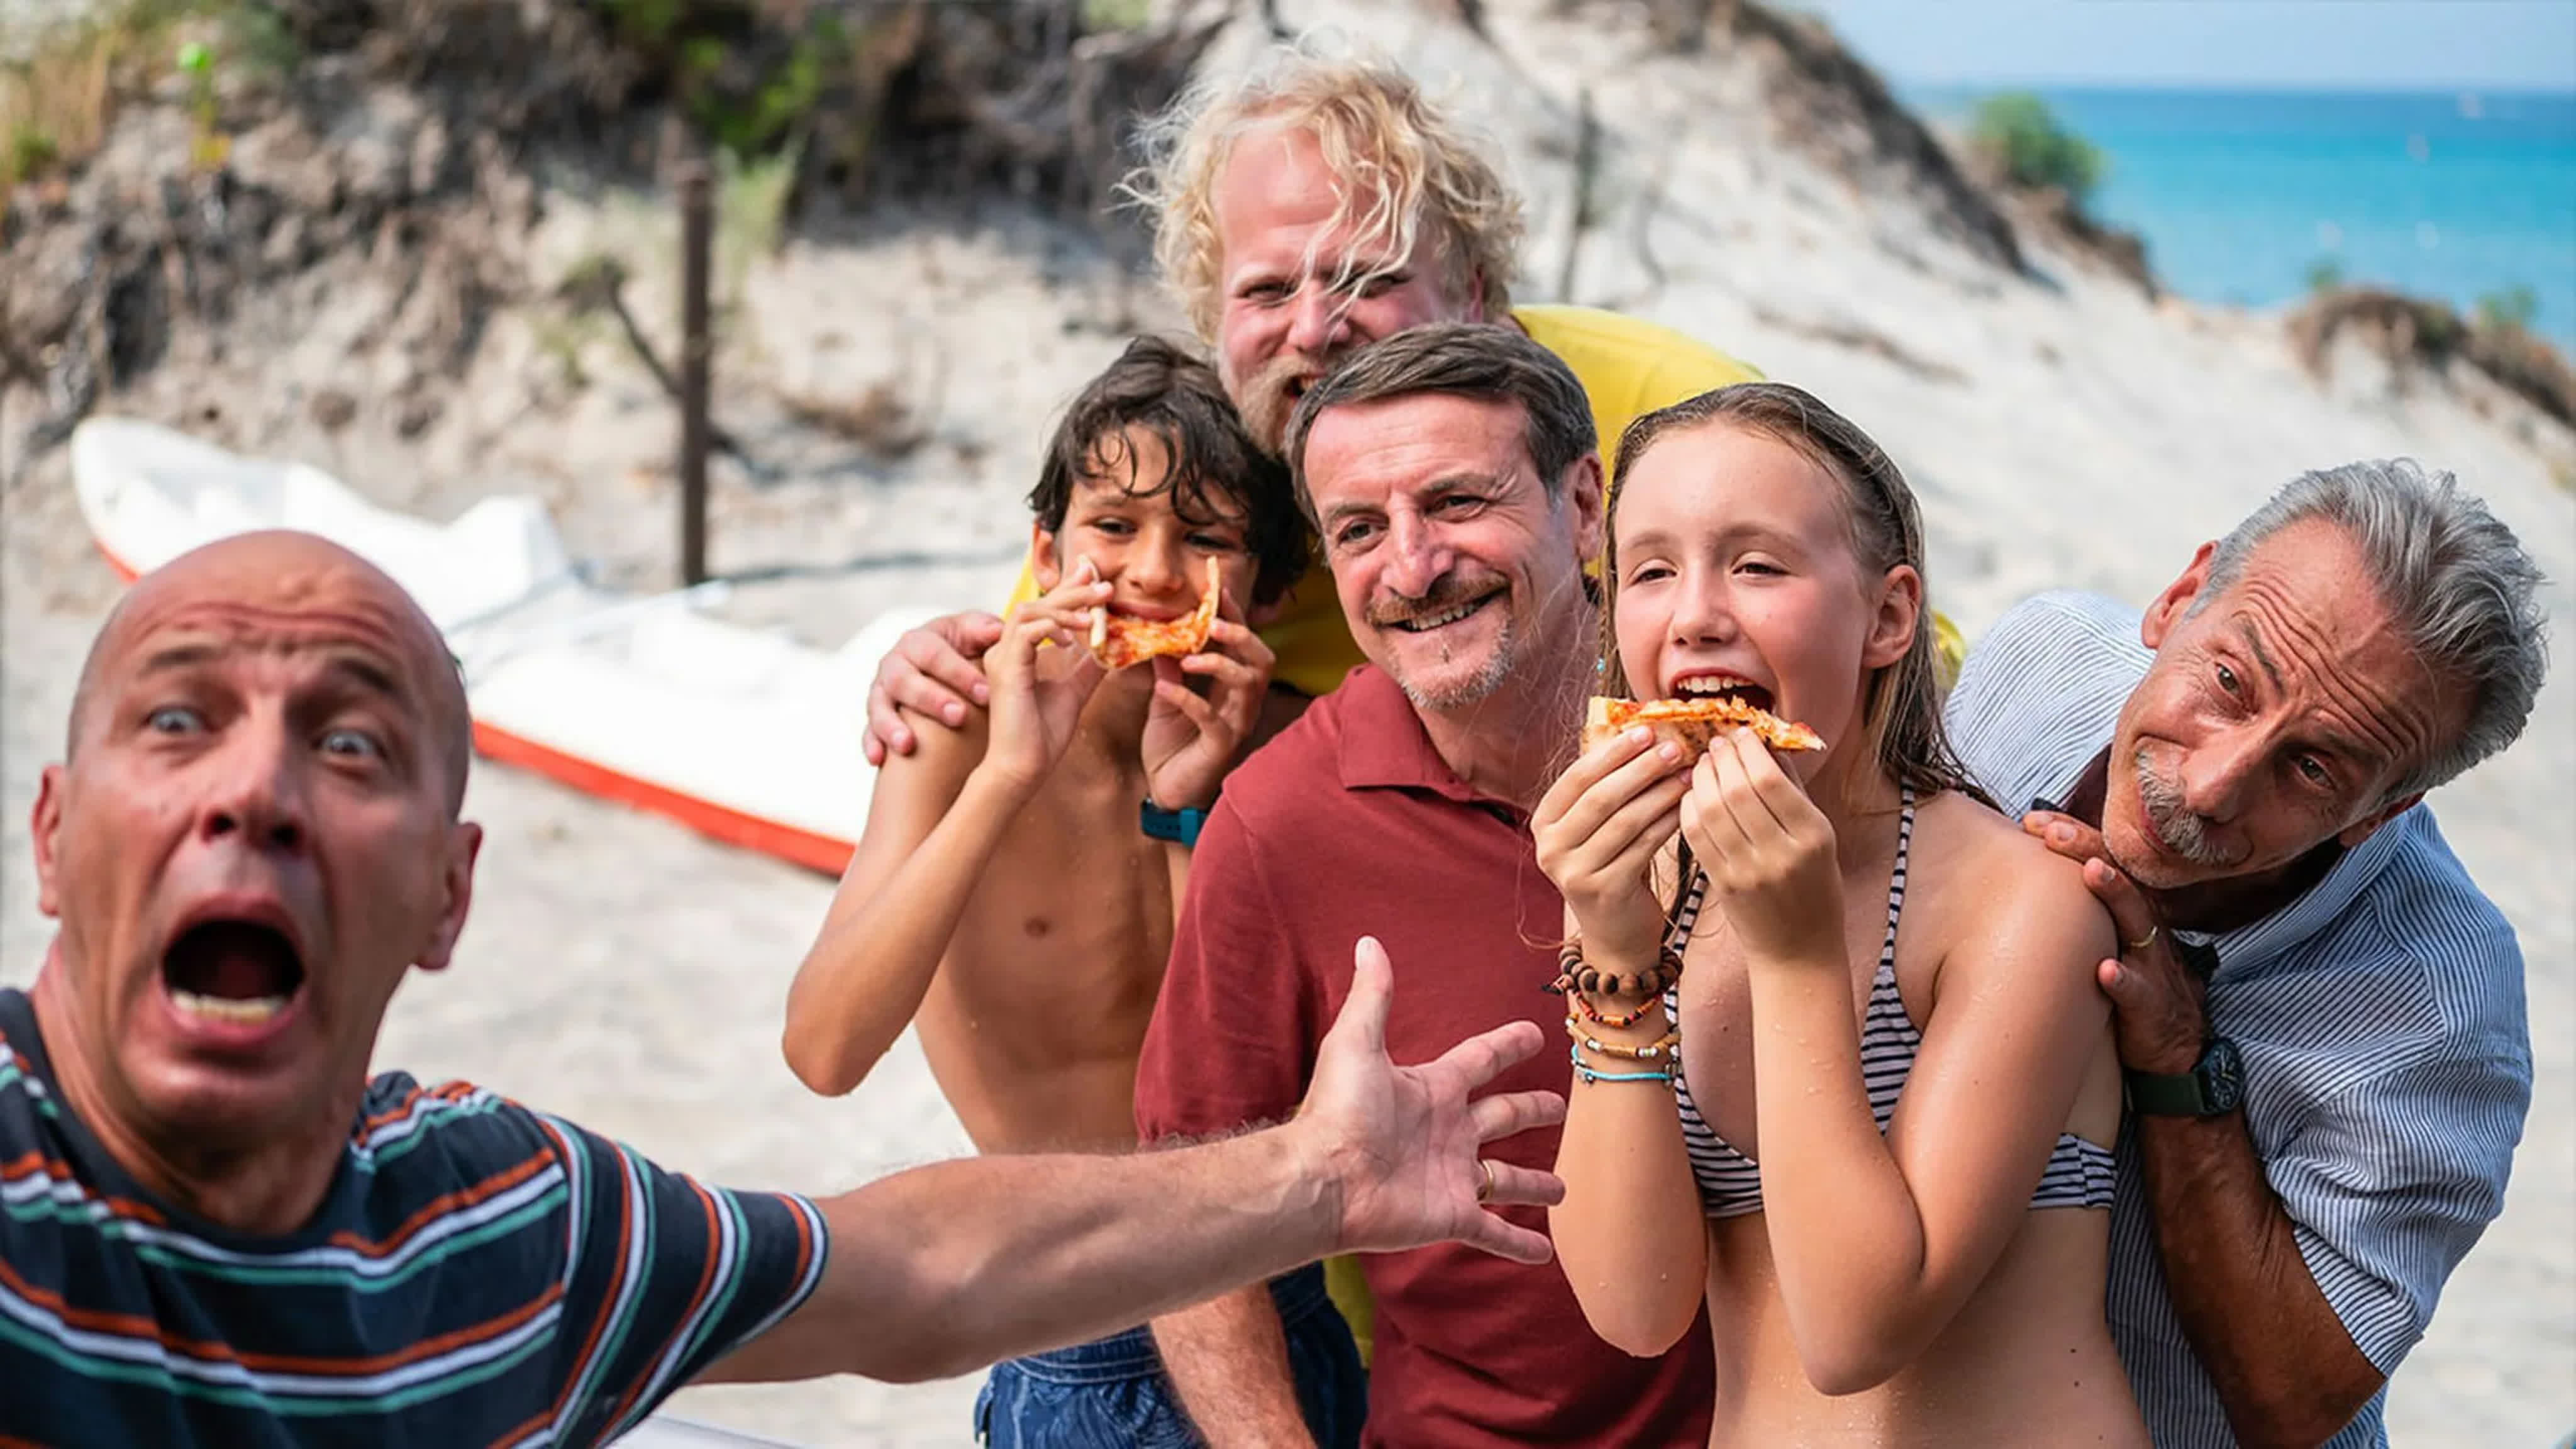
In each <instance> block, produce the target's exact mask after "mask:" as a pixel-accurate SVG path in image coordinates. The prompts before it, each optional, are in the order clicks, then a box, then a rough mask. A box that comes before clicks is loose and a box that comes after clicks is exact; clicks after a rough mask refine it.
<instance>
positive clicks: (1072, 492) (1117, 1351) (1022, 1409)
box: [785, 338, 1364, 1445]
mask: <svg viewBox="0 0 2576 1449" xmlns="http://www.w3.org/2000/svg"><path fill="white" fill-rule="evenodd" d="M1029 504H1030V508H1031V511H1032V512H1033V513H1034V514H1035V515H1036V518H1035V520H1034V523H1033V526H1032V528H1031V533H1030V544H1029V565H1030V568H1031V570H1032V572H1033V573H1034V574H1035V576H1036V579H1037V582H1038V585H1039V587H1040V588H1041V589H1042V590H1043V592H1042V593H1041V594H1040V595H1039V596H1038V597H1037V598H1035V599H1032V600H1029V601H1028V602H1026V603H1024V604H1021V605H1020V606H1018V607H1017V608H1015V609H1014V610H1013V611H1012V612H1011V615H1010V617H1009V618H1008V619H1007V620H1006V621H1005V624H1004V628H1003V634H1002V639H1001V642H1000V643H998V644H996V645H995V646H994V648H993V650H992V652H991V653H990V654H989V655H988V656H987V657H986V665H987V669H988V671H989V679H990V683H991V700H990V703H989V704H988V705H987V706H985V707H984V708H983V709H981V710H979V711H976V712H975V714H974V715H973V717H971V718H969V719H968V720H967V722H966V725H965V727H964V728H963V729H956V730H949V729H941V730H923V731H922V732H921V733H922V736H923V748H922V749H921V750H920V751H919V752H917V753H916V754H913V755H910V756H898V757H896V758H894V759H890V760H888V761H887V762H886V765H885V768H884V770H883V772H882V773H881V774H880V775H879V777H878V780H877V784H876V789H875V792H874V794H873V796H872V798H871V799H870V801H869V808H868V824H867V829H866V832H865V834H864V835H863V836H862V837H861V838H860V841H859V846H858V850H857V853H856V854H855V855H854V856H853V857H852V858H851V861H850V866H849V870H848V873H847V874H846V875H845V876H844V877H843V879H842V883H841V888H840V891H839V893H838V894H837V895H836V896H835V897H834V899H833V902H832V908H831V911H830V914H829V915H828V916H827V917H826V918H825V921H824V924H823V929H822V932H821V934H820V936H819V937H818V938H817V940H816V941H815V944H814V946H813V948H812V950H811V951H810V952H808V953H807V956H806V958H805V962H804V965H803V966H802V967H801V968H800V969H799V971H798V973H797V977H796V982H795V985H794V987H793V989H792V990H791V991H790V993H789V995H788V1003H787V1030H786V1041H785V1048H786V1054H787V1060H788V1064H789V1066H790V1067H792V1068H793V1069H794V1070H795V1072H796V1074H797V1076H798V1077H799V1078H800V1079H802V1080H803V1081H804V1082H805V1083H806V1085H808V1086H810V1087H812V1088H813V1089H814V1090H816V1091H818V1092H822V1093H826V1094H831V1095H838V1094H840V1093H844V1092H847V1091H849V1090H850V1089H851V1088H853V1087H855V1086H857V1085H858V1083H859V1081H860V1080H861V1079H862V1078H864V1077H865V1076H866V1075H867V1073H868V1071H869V1069H870V1068H871V1067H873V1066H874V1065H875V1063H876V1061H877V1060H878V1058H880V1057H881V1056H882V1055H883V1054H884V1053H885V1051H886V1050H887V1048H889V1047H890V1046H892V1045H893V1043H894V1040H895V1037H896V1036H897V1035H898V1034H900V1032H901V1031H902V1029H903V1027H904V1024H905V1023H906V1022H907V1021H909V1022H912V1023H913V1024H914V1026H915V1029H916V1030H917V1031H918V1032H919V1034H920V1037H921V1044H922V1049H923V1052H924V1054H925V1055H926V1056H927V1057H928V1058H929V1061H930V1066H931V1071H932V1073H933V1074H934V1075H935V1076H936V1077H937V1078H938V1081H939V1085H940V1089H941V1091H942V1092H944V1093H945V1094H946V1095H947V1097H948V1100H949V1102H950V1104H951V1105H952V1106H954V1107H955V1108H956V1111H957V1115H958V1118H959V1120H960V1121H961V1122H963V1123H964V1125H965V1127H966V1131H967V1133H968V1135H969V1136H971V1137H972V1138H973V1139H974V1141H975V1144H976V1146H977V1148H978V1149H980V1150H982V1151H985V1152H1005V1153H1007V1152H1029V1151H1037V1150H1042V1149H1044V1150H1063V1149H1075V1150H1127V1149H1131V1148H1132V1147H1133V1146H1134V1145H1135V1118H1134V1086H1135V1075H1136V1055H1137V1050H1138V1048H1139V1046H1140V1045H1141V1043H1142V1042H1143V1039H1144V1034H1145V1026H1146V1022H1147V1020H1148V1018H1149V1017H1150V1016H1151V1014H1152V1012H1153V1008H1154V1001H1155V997H1156V994H1157V992H1158V990H1159V989H1160V986H1161V983H1162V975H1163V963H1164V959H1165V957H1166V956H1167V955H1168V954H1169V951H1170V947H1171V935H1172V923H1173V917H1174V913H1175V906H1176V903H1177V902H1178V901H1179V900H1180V898H1181V894H1182V883H1183V881H1184V880H1185V879H1186V874H1187V871H1188V863H1189V854H1190V848H1191V846H1192V845H1193V844H1194V843H1195V841H1196V838H1197V827H1198V823H1199V821H1200V820H1201V819H1202V818H1204V816H1205V813H1206V811H1207V810H1208V808H1209V807H1211V806H1213V805H1214V804H1215V802H1216V794H1217V789H1218V786H1219V785H1220V784H1221V783H1222V781H1223V779H1224V777H1225V775H1226V772H1227V771H1228V770H1230V769H1231V768H1232V767H1233V764H1234V762H1235V760H1236V758H1237V757H1238V756H1239V755H1240V754H1242V753H1243V746H1244V744H1245V742H1246V740H1247V739H1248V738H1250V737H1251V735H1252V734H1253V731H1254V729H1255V725H1256V722H1257V721H1258V719H1259V717H1260V714H1261V707H1262V704H1263V701H1264V698H1265V696H1266V695H1267V693H1268V689H1269V683H1270V669H1271V662H1272V656H1271V652H1270V650H1269V648H1268V647H1267V646H1266V645H1264V644H1263V643H1262V642H1261V639H1260V637H1259V636H1258V635H1257V634H1255V633H1254V632H1253V631H1252V629H1251V628H1250V627H1249V626H1248V623H1247V616H1248V615H1257V614H1259V613H1261V612H1265V611H1266V610H1265V606H1267V605H1270V604H1273V603H1275V602H1276V601H1277V599H1278V597H1279V596H1280V595H1281V594H1282V593H1283V592H1284V591H1285V590H1286V588H1287V587H1288V585H1289V584H1290V583H1291V582H1293V581H1294V580H1295V579H1296V577H1297V576H1298V574H1299V573H1300V572H1301V571H1302V570H1303V568H1304V566H1305V563H1306V560H1307V536H1306V533H1305V529H1304V526H1303V521H1302V519H1301V518H1300V516H1299V515H1298V513H1297V509H1296V505H1295V503H1294V501H1293V499H1292V498H1291V496H1290V492H1289V488H1288V482H1287V479H1286V477H1285V475H1284V473H1283V472H1282V471H1281V470H1280V467H1279V465H1278V464H1277V463H1276V462H1274V461H1272V460H1269V459H1267V458H1265V457H1264V456H1263V455H1262V454H1261V451H1260V450H1259V449H1258V448H1257V447H1255V446H1254V444H1253V443H1252V440H1251V439H1250V437H1249V436H1247V435H1246V434H1245V433H1244V431H1243V427H1242V425H1241V423H1240V422H1238V421H1237V420H1236V418H1235V415H1234V410H1233V406H1232V405H1231V404H1230V403H1228V402H1227V401H1226V397H1225V393H1224V390H1223V388H1222V387H1221V386H1220V385H1219V383H1218V381H1217V377H1216V373H1215V371H1214V370H1213V369H1211V368H1209V367H1208V366H1206V365H1205V364H1203V363H1200V362H1197V361H1195V360H1193V359H1192V358H1190V357H1189V356H1188V355H1187V354H1185V353H1183V352H1182V351H1180V350H1179V349H1178V348H1175V347H1173V346H1172V345H1171V344H1169V343H1166V342H1163V341H1160V340H1158V339H1151V338H1147V339H1142V340H1139V341H1137V342H1134V343H1131V344H1129V346H1128V347H1127V349H1126V351H1125V352H1124V353H1122V354H1121V355H1120V357H1119V358H1118V360H1117V361H1116V362H1115V363H1113V364H1111V366H1110V367H1109V368H1108V369H1107V370H1106V371H1105V372H1103V373H1102V374H1101V375H1100V376H1099V377H1097V378H1095V379H1094V380H1093V381H1092V382H1091V383H1090V384H1089V385H1088V386H1086V387H1085V388H1084V389H1083V391H1082V393H1081V394H1080V395H1079V396H1078V397H1076V398H1075V399H1074V401H1073V403H1072V404H1071V405H1070V406H1069V407H1068V408H1067V409H1066V412H1065V416H1064V418H1063V419H1062V421H1061V422H1060V423H1059V424H1058V426H1057V429H1056V433H1055V437H1054V439H1053V441H1052V443H1051V444H1050V446H1049V448H1048V450H1047V456H1046V460H1045V463H1044V465H1043V467H1042V468H1041V470H1040V475H1039V481H1038V485H1037V487H1036V489H1035V490H1034V491H1032V492H1031V494H1030V495H1029ZM1211 581H1213V583H1214V586H1215V588H1216V590H1217V592H1218V594H1219V598H1218V600H1217V604H1216V608H1215V610H1214V614H1215V617H1214V619H1213V621H1212V622H1210V623H1209V624H1208V626H1207V634H1206V638H1205V642H1204V645H1203V646H1202V647H1200V648H1198V649H1196V650H1195V651H1193V652H1189V653H1187V654H1183V655H1166V656H1164V657H1158V658H1151V659H1147V660H1145V661H1143V662H1142V663H1140V664H1137V665H1135V666H1133V667H1129V668H1122V669H1115V670H1112V669H1108V668H1106V667H1104V665H1103V664H1102V663H1101V660H1100V658H1099V657H1098V656H1096V655H1095V653H1094V652H1093V650H1092V649H1091V648H1088V647H1085V645H1086V641H1088V640H1092V639H1096V638H1097V637H1098V635H1097V633H1096V630H1097V628H1098V627H1099V626H1101V625H1102V624H1104V623H1107V622H1119V623H1122V624H1129V625H1136V626H1141V627H1142V628H1143V629H1144V630H1147V631H1157V630H1159V631H1163V632H1169V630H1170V629H1172V628H1173V627H1174V626H1176V625H1179V624H1181V623H1183V621H1188V620H1190V619H1191V618H1192V617H1193V616H1194V615H1198V614H1200V613H1201V610H1200V605H1201V603H1202V600H1203V597H1204V595H1205V593H1206V591H1207V590H1208V588H1209V587H1210V584H1211ZM1104 615H1106V616H1107V617H1106V618H1105V619H1104V617H1103V616H1104ZM1049 646H1054V647H1049ZM1274 1292H1275V1293H1276V1294H1277V1295H1278V1297H1279V1303H1280V1309H1281V1318H1282V1321H1283V1322H1284V1323H1285V1325H1286V1328H1287V1336H1288V1339H1289V1348H1290V1357H1291V1360H1292V1363H1294V1365H1295V1366H1296V1369H1297V1372H1298V1377H1299V1381H1300V1384H1301V1387H1302V1388H1303V1390H1304V1394H1305V1398H1306V1401H1307V1405H1308V1418H1309V1421H1310V1423H1311V1424H1312V1427H1313V1429H1314V1432H1315V1434H1316V1437H1317V1440H1318V1442H1319V1443H1323V1444H1334V1443H1342V1442H1353V1441H1355V1440H1356V1437H1357V1430H1358V1424H1359V1420H1360V1417H1361V1414H1362V1412H1363V1408H1364V1402H1363V1399H1364V1389H1363V1388H1362V1386H1361V1385H1362V1380H1361V1374H1360V1368H1359V1362H1358V1356H1357V1352H1356V1350H1355V1348H1354V1347H1353V1345H1352V1341H1351V1337H1350V1333H1349V1330H1348V1329H1347V1328H1346V1327H1345V1326H1344V1325H1343V1323H1342V1320H1341V1318H1340V1316H1339V1314H1338V1313H1336V1312H1335V1311H1334V1309H1333V1308H1332V1306H1331V1304H1330V1302H1329V1301H1328V1300H1327V1299H1326V1298H1325V1297H1324V1293H1323V1288H1322V1275H1321V1272H1320V1270H1317V1269H1308V1270H1305V1271H1304V1272H1303V1273H1300V1274H1297V1275H1292V1276H1291V1277H1289V1278H1286V1279H1282V1280H1280V1281H1279V1283H1278V1284H1277V1285H1274ZM976 1418H977V1421H978V1433H979V1435H981V1436H984V1437H985V1438H986V1442H989V1443H992V1444H996V1445H1032V1444H1077V1443H1138V1442H1165V1440H1166V1437H1167V1436H1184V1437H1177V1438H1174V1439H1173V1440H1172V1441H1173V1442H1186V1438H1185V1436H1186V1434H1187V1432H1188V1431H1187V1421H1186V1420H1185V1419H1184V1418H1183V1417H1182V1415H1181V1411H1180V1409H1179V1406H1178V1404H1177V1402H1176V1401H1174V1400H1173V1399H1172V1398H1171V1396H1170V1391H1169V1389H1168V1388H1167V1387H1166V1386H1165V1384H1164V1382H1163V1379H1162V1371H1161V1364H1160V1362H1159V1360H1158V1359H1157V1358H1156V1357H1155V1355H1154V1351H1153V1344H1152V1340H1151V1338H1150V1337H1149V1336H1148V1335H1147V1334H1146V1333H1145V1332H1144V1330H1142V1329H1137V1330H1134V1331H1131V1332H1129V1333H1125V1334H1120V1335H1118V1336H1116V1337H1113V1338H1110V1339H1105V1340H1102V1341H1100V1342H1098V1343H1093V1344H1086V1345H1082V1346H1080V1347H1077V1348H1071V1349H1065V1350H1062V1351H1059V1352H1057V1353H1053V1354H1044V1355H1039V1356H1037V1357H1035V1358H1031V1359H1022V1360H1016V1361H1014V1362H1011V1363H1006V1364H1003V1365H1001V1366H1000V1367H998V1368H996V1369H995V1370H994V1373H993V1377H992V1379H991V1381H990V1382H989V1383H988V1384H987V1385H986V1387H985V1391H984V1394H983V1396H982V1397H981V1399H979V1401H978V1403H977V1407H976Z"/></svg>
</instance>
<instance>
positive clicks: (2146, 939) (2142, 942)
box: [2129, 926, 2164, 951]
mask: <svg viewBox="0 0 2576 1449" xmlns="http://www.w3.org/2000/svg"><path fill="white" fill-rule="evenodd" d="M2163 929H2164V927H2162V926H2149V927H2147V933H2146V934H2145V935H2143V936H2140V937H2139V938H2138V939H2136V940H2134V941H2131V942H2130V943H2129V949H2130V950H2132V951H2143V950H2145V949H2147V948H2148V947H2149V946H2152V945H2154V944H2155V943H2156V933H2157V932H2158V931H2161V930H2163Z"/></svg>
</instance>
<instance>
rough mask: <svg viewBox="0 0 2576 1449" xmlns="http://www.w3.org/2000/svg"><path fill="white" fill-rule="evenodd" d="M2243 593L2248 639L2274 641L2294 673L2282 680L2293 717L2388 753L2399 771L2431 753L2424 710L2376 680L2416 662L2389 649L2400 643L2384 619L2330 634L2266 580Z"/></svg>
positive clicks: (2340, 626)
mask: <svg viewBox="0 0 2576 1449" xmlns="http://www.w3.org/2000/svg"><path fill="white" fill-rule="evenodd" d="M2243 592H2244V598H2243V613H2242V616H2241V617H2242V618H2243V620H2244V622H2245V623H2246V626H2247V628H2248V630H2249V632H2250V633H2253V634H2255V635H2257V636H2259V635H2261V634H2264V633H2268V634H2270V635H2271V637H2272V638H2273V639H2274V640H2275V641H2276V642H2278V643H2279V644H2280V645H2281V646H2282V648H2283V649H2284V650H2285V651H2286V652H2287V653H2288V655H2289V656H2290V659H2291V662H2292V664H2293V666H2294V672H2292V673H2290V674H2288V675H2285V676H2283V678H2282V681H2281V687H2282V689H2283V691H2284V692H2285V693H2286V694H2288V695H2289V696H2290V697H2291V700H2290V702H2291V705H2292V708H2293V710H2294V713H2295V716H2296V717H2298V718H2300V719H2303V720H2307V721H2310V722H2312V724H2313V725H2315V726H2316V727H2317V728H2319V729H2320V730H2321V732H2326V733H2330V734H2333V735H2341V736H2345V737H2347V738H2351V739H2357V740H2359V741H2361V742H2363V743H2364V744H2366V745H2368V746H2369V747H2371V748H2373V749H2376V750H2380V751H2384V752H2385V753H2386V754H2387V756H2388V760H2387V762H2386V763H2388V764H2389V765H2390V766H2392V767H2396V768H2403V766H2404V764H2405V762H2406V761H2407V760H2409V759H2410V758H2411V757H2413V756H2414V755H2416V754H2417V753H2420V752H2422V751H2423V750H2425V749H2426V748H2428V746H2429V743H2430V740H2431V738H2432V733H2433V731H2432V722H2431V717H2430V713H2429V711H2428V710H2427V709H2426V708H2425V704H2424V702H2420V701H2418V700H2416V699H2414V698H2412V697H2411V692H2410V691H2409V690H2408V689H2406V688H2405V687H2404V685H2403V683H2402V682H2400V681H2397V680H2393V679H2386V678H2381V677H2379V676H2381V675H2383V674H2385V673H2386V672H2387V671H2386V669H2385V664H2386V662H2387V660H2388V659H2391V658H2407V659H2412V657H2413V656H2412V654H2411V653H2405V652H2400V651H2395V650H2392V649H2390V648H2389V647H2388V646H2390V645H2393V644H2394V643H2395V642H2396V641H2395V640H2394V638H2393V637H2392V635H2391V633H2390V630H2389V628H2388V621H2387V620H2386V619H2385V618H2384V617H2382V618H2377V619H2373V620H2371V621H2369V627H2368V628H2367V629H2357V628H2355V627H2354V626H2357V625H2359V624H2360V623H2362V621H2361V620H2357V619H2346V620H2338V621H2335V623H2336V627H2334V628H2332V629H2329V628H2327V627H2324V626H2323V621H2313V620H2311V619H2310V618H2309V617H2308V614H2307V613H2306V611H2304V610H2302V609H2301V608H2300V607H2299V601H2298V600H2297V599H2296V598H2295V597H2293V596H2292V595H2290V594H2289V593H2288V591H2287V590H2285V589H2282V588H2280V587H2278V586H2277V585H2275V584H2274V583H2273V582H2272V581H2270V580H2268V579H2262V578H2248V579H2247V580H2246V581H2245V584H2244V591H2243ZM2374 645H2377V646H2380V647H2378V648H2373V647H2372V646H2374ZM2301 696H2305V698H2304V699H2302V698H2301ZM2427 699H2429V695H2428V696H2427Z"/></svg>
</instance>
